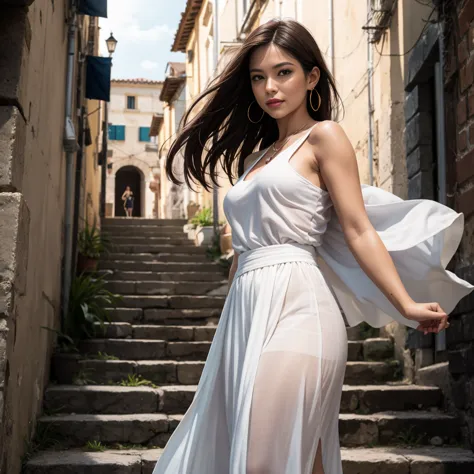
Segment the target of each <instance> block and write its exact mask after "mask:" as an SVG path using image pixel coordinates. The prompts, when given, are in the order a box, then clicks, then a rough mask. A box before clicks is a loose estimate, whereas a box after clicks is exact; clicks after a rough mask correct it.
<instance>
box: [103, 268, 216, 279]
mask: <svg viewBox="0 0 474 474" xmlns="http://www.w3.org/2000/svg"><path fill="white" fill-rule="evenodd" d="M222 278H223V275H222V273H221V272H215V273H213V272H204V273H202V272H152V271H149V272H134V271H123V270H113V273H111V274H110V275H107V280H109V281H113V280H120V281H179V282H189V281H200V282H203V281H218V282H221V281H222Z"/></svg>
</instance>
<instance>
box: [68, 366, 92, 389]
mask: <svg viewBox="0 0 474 474" xmlns="http://www.w3.org/2000/svg"><path fill="white" fill-rule="evenodd" d="M91 371H92V372H93V371H94V369H81V370H80V371H79V372H78V373H77V374H76V375H75V376H74V378H73V380H72V383H73V385H95V384H96V382H95V381H94V380H92V379H90V378H89V374H90V372H91Z"/></svg>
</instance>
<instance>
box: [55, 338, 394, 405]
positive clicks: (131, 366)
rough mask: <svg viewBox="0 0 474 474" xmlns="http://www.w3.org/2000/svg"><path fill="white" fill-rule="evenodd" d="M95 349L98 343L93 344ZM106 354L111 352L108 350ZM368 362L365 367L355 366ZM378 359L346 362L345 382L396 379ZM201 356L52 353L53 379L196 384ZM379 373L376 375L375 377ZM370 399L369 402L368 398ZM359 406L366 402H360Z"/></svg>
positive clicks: (201, 363)
mask: <svg viewBox="0 0 474 474" xmlns="http://www.w3.org/2000/svg"><path fill="white" fill-rule="evenodd" d="M93 349H94V350H96V352H95V354H97V351H98V349H97V347H94V348H93ZM107 354H108V355H112V354H109V353H107ZM360 364H364V365H367V367H366V368H365V371H364V372H363V371H361V370H360V368H359V367H358V366H359V365H360ZM378 364H379V363H377V362H348V363H347V366H346V372H345V375H344V383H345V384H348V385H356V386H359V385H361V384H364V385H382V386H383V384H385V383H386V382H388V381H393V380H394V379H395V376H394V373H393V367H391V366H390V365H388V364H383V363H380V364H381V365H383V366H384V367H387V369H384V368H382V367H378V366H375V365H378ZM203 368H204V360H200V361H199V360H183V361H176V360H164V359H161V360H94V359H91V358H88V359H84V358H81V356H79V355H78V354H54V356H53V358H52V374H53V380H56V381H57V382H58V383H60V384H71V383H73V382H74V380H75V379H76V378H77V377H78V376H81V377H85V378H86V381H89V382H88V383H90V384H107V383H109V382H110V383H117V382H120V381H122V380H125V379H126V378H127V377H128V376H129V375H133V374H135V375H141V376H142V377H143V378H145V379H147V380H150V381H152V382H154V383H155V384H157V385H161V384H184V385H196V384H197V383H199V379H200V378H201V374H202V370H203ZM377 377H378V378H377ZM367 403H369V402H367ZM361 407H362V408H364V407H365V405H363V404H362V405H361Z"/></svg>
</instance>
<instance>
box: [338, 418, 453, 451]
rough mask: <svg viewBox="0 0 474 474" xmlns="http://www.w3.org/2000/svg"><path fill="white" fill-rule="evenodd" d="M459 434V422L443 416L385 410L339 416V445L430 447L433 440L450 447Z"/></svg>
mask: <svg viewBox="0 0 474 474" xmlns="http://www.w3.org/2000/svg"><path fill="white" fill-rule="evenodd" d="M459 435H460V428H459V419H458V418H457V417H455V416H451V415H447V414H445V413H430V412H424V411H385V412H378V413H372V414H369V415H359V414H353V413H341V414H340V415H339V439H340V442H341V445H342V446H348V447H356V446H367V445H371V446H373V445H390V444H405V443H408V444H430V442H434V440H433V438H434V437H436V438H437V440H436V441H439V442H440V443H443V444H454V443H456V442H457V440H458V438H459ZM439 438H440V439H439Z"/></svg>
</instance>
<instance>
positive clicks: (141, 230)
mask: <svg viewBox="0 0 474 474" xmlns="http://www.w3.org/2000/svg"><path fill="white" fill-rule="evenodd" d="M102 232H103V233H104V234H105V235H107V236H111V235H155V236H161V235H163V236H175V235H179V236H182V235H184V236H187V234H186V233H185V232H184V230H183V226H179V225H167V226H164V227H162V226H156V225H137V226H133V227H129V226H126V227H124V226H120V225H106V226H102Z"/></svg>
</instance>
